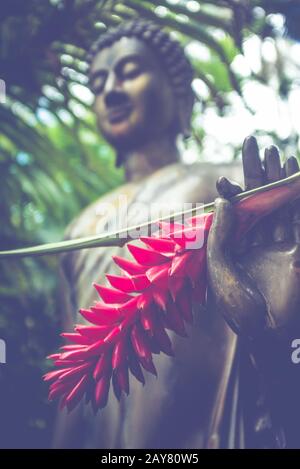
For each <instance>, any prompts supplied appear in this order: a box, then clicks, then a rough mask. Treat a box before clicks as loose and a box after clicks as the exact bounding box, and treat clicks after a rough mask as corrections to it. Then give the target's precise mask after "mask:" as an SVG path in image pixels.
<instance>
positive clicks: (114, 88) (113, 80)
mask: <svg viewBox="0 0 300 469" xmlns="http://www.w3.org/2000/svg"><path fill="white" fill-rule="evenodd" d="M119 91H122V86H121V84H120V81H119V80H118V78H117V76H116V74H115V73H110V74H109V75H108V77H107V79H106V83H105V87H104V95H105V97H106V96H108V95H109V94H110V93H114V92H119Z"/></svg>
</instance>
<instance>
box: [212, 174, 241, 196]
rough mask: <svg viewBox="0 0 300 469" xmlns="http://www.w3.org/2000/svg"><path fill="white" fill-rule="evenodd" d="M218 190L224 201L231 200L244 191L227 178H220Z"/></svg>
mask: <svg viewBox="0 0 300 469" xmlns="http://www.w3.org/2000/svg"><path fill="white" fill-rule="evenodd" d="M216 188H217V191H218V193H219V195H220V196H221V197H223V198H224V199H230V198H231V197H233V196H235V195H237V194H239V193H240V192H242V190H243V189H242V188H241V186H239V185H238V184H237V183H236V182H233V181H230V180H229V179H227V178H226V177H225V176H221V177H219V179H218V180H217V182H216Z"/></svg>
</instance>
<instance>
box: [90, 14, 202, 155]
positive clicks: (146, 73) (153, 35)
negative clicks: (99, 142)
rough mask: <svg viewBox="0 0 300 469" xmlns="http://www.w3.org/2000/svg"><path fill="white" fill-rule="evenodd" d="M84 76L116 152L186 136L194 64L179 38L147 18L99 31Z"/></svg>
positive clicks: (101, 122)
mask: <svg viewBox="0 0 300 469" xmlns="http://www.w3.org/2000/svg"><path fill="white" fill-rule="evenodd" d="M88 61H89V64H90V70H89V78H90V84H91V89H92V91H93V92H94V95H95V101H94V110H95V113H96V117H97V123H98V127H99V129H100V131H101V133H102V135H103V136H104V137H105V138H106V139H107V141H108V142H109V143H110V144H112V145H113V146H114V147H115V148H116V150H117V153H118V155H119V156H118V158H119V161H117V164H120V163H121V161H120V154H121V153H123V154H124V152H126V151H127V152H128V151H131V150H134V149H135V148H138V147H139V146H142V145H143V144H147V143H148V142H150V141H159V139H160V137H161V136H163V135H168V136H169V137H170V139H174V140H175V138H176V137H177V135H179V134H182V135H183V136H184V137H186V136H188V135H189V128H190V119H191V113H192V108H193V103H194V94H193V92H192V88H191V82H192V78H193V69H192V67H191V65H190V63H189V61H188V60H187V58H186V56H185V54H184V51H183V49H182V47H181V45H180V44H179V42H178V41H176V40H174V39H172V38H171V37H170V35H169V34H167V33H166V32H164V31H162V30H161V28H160V27H159V26H158V25H156V24H154V23H152V22H149V21H145V20H134V21H130V22H126V23H123V24H120V25H119V26H118V27H116V28H114V29H110V30H108V31H107V32H105V33H103V34H102V35H101V36H100V38H99V39H98V41H97V42H95V43H94V44H93V46H92V48H91V50H90V53H89V57H88Z"/></svg>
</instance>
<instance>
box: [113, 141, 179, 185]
mask: <svg viewBox="0 0 300 469" xmlns="http://www.w3.org/2000/svg"><path fill="white" fill-rule="evenodd" d="M122 160H123V161H124V168H125V177H126V180H127V181H128V182H135V181H138V180H140V179H143V178H144V177H145V176H148V175H150V174H152V173H153V172H154V171H156V170H157V169H159V168H162V167H163V166H166V165H168V164H172V163H176V162H177V161H179V151H178V148H177V145H176V142H175V140H171V139H170V138H161V139H158V140H155V142H151V143H147V144H145V145H143V146H142V147H140V148H138V149H135V150H133V151H130V152H128V153H126V154H124V155H122Z"/></svg>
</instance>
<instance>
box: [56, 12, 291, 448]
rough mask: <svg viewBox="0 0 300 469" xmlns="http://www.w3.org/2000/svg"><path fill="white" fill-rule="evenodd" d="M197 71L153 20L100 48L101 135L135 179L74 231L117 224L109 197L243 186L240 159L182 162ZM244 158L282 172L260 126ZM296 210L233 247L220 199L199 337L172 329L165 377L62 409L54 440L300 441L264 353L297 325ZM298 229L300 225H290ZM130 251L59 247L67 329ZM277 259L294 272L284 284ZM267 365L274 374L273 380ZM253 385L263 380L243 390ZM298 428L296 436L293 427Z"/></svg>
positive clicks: (96, 53)
mask: <svg viewBox="0 0 300 469" xmlns="http://www.w3.org/2000/svg"><path fill="white" fill-rule="evenodd" d="M191 81H192V69H191V66H190V64H189V62H188V61H187V59H186V58H185V56H184V53H183V51H182V49H181V47H180V45H179V44H178V43H177V42H176V41H175V40H173V39H171V38H170V36H169V35H168V34H167V33H165V32H163V31H161V29H160V27H159V26H157V25H155V24H152V23H150V22H147V21H141V20H136V21H133V22H129V23H125V24H122V25H120V26H119V27H117V28H116V29H114V30H111V31H108V32H107V33H105V34H103V35H102V36H101V38H100V40H99V41H98V42H97V43H96V44H95V45H94V46H93V48H92V50H91V53H90V82H91V88H92V90H93V91H94V94H95V103H94V110H95V113H96V116H97V122H98V126H99V129H100V130H101V133H102V134H103V136H104V137H105V138H106V139H107V140H108V142H110V143H111V144H112V145H113V147H114V148H115V149H116V152H117V164H119V165H120V164H122V165H124V167H125V174H126V180H127V182H126V184H125V185H123V186H122V187H120V188H118V189H116V190H115V191H112V192H111V193H109V194H107V195H106V196H104V197H103V198H102V199H100V200H99V201H97V202H95V203H94V204H93V205H92V206H90V207H88V208H87V209H86V210H85V211H84V212H83V213H82V214H80V215H79V217H78V218H77V219H76V220H75V221H74V222H73V223H72V224H71V225H70V227H69V229H68V231H67V234H66V236H67V237H68V238H77V237H81V236H87V235H93V234H96V233H100V232H102V231H104V230H105V229H106V228H107V226H110V228H113V225H112V224H111V222H112V216H111V215H110V214H109V213H105V214H103V205H104V204H112V206H115V207H118V204H120V203H122V202H120V196H122V197H123V196H126V198H127V202H128V203H129V214H130V207H131V206H132V205H133V204H134V203H136V202H140V203H144V204H150V203H158V204H161V205H163V204H166V203H167V204H169V203H171V202H173V201H174V200H176V201H177V202H182V203H183V202H203V203H205V202H208V201H210V200H212V199H213V198H215V197H216V196H217V191H216V190H215V189H214V185H215V181H216V180H217V179H218V178H219V177H220V176H223V178H221V179H220V180H219V182H218V191H219V193H220V194H221V195H222V196H224V197H226V198H228V197H230V196H231V195H232V194H234V193H236V192H237V191H239V190H241V189H240V188H239V187H238V186H237V185H234V184H232V183H230V182H229V181H228V180H227V179H226V178H225V177H224V176H230V178H232V179H234V180H237V181H238V182H241V171H240V168H239V166H238V165H237V164H231V165H219V166H214V165H210V164H195V165H190V166H187V165H184V164H183V163H181V162H180V154H179V151H178V148H177V145H176V139H177V137H178V136H180V135H183V136H186V135H187V134H188V132H189V125H190V118H191V112H192V107H193V94H192V90H191ZM243 157H244V174H245V182H246V188H249V187H254V186H256V185H261V184H264V183H266V182H267V181H269V180H274V179H278V178H281V177H283V175H284V171H283V170H281V167H280V163H279V157H278V154H277V151H276V149H274V148H271V149H269V150H268V151H267V152H266V159H265V169H263V168H262V166H261V163H260V160H259V156H258V150H257V145H256V141H255V140H254V139H253V138H252V137H250V138H249V139H247V140H246V141H245V144H244V149H243ZM296 170H298V168H297V166H296V160H295V159H289V160H288V161H287V163H286V165H285V171H286V172H287V173H288V174H290V173H291V172H293V171H296ZM121 200H123V199H121ZM291 216H292V217H293V222H292V223H290V220H287V221H286V222H284V221H283V218H282V215H280V216H279V215H276V216H274V217H272V218H270V220H269V221H268V224H267V226H266V227H265V226H264V224H263V223H261V225H260V226H259V227H258V228H257V230H256V231H257V233H256V234H255V236H254V234H252V235H251V239H247V243H248V244H245V243H244V245H241V246H238V247H235V248H234V249H233V247H231V246H230V233H231V231H232V229H233V227H234V220H233V217H232V211H231V206H230V202H229V201H226V200H225V199H222V200H221V201H218V203H217V216H216V219H215V222H214V225H213V230H212V232H211V235H210V237H209V250H208V264H209V275H210V289H211V292H210V295H209V301H208V308H207V310H204V309H203V310H201V311H195V318H196V324H195V325H194V326H192V327H191V328H190V330H189V339H188V340H186V339H182V338H179V337H178V336H174V337H172V341H173V343H174V349H175V359H170V358H168V357H166V356H158V357H157V359H156V366H157V369H158V374H159V379H158V380H156V378H155V377H153V376H147V380H146V385H145V387H144V388H142V387H141V386H140V384H139V383H136V382H134V381H131V382H130V387H131V392H130V396H129V397H128V398H126V399H123V398H122V399H121V402H120V404H119V403H118V402H117V401H115V399H114V397H113V396H111V397H110V399H109V403H108V405H107V407H106V408H105V409H103V411H101V413H99V414H97V415H96V416H93V415H92V412H91V410H90V408H89V407H87V406H85V405H84V404H83V405H81V406H80V407H79V408H77V409H75V410H74V411H73V412H72V413H71V414H69V415H67V413H66V412H63V413H61V414H60V415H59V417H58V422H57V425H56V432H55V442H54V446H58V447H75V448H76V447H84V448H89V447H92V448H93V447H95V448H203V447H215V448H219V447H245V446H255V445H258V446H264V445H266V446H276V445H277V446H278V445H279V446H280V445H281V446H284V445H285V440H286V439H288V440H289V441H290V442H291V443H289V444H293V440H292V439H291V437H289V435H288V434H287V433H286V429H285V427H286V421H285V420H284V419H285V418H286V417H285V415H284V416H283V415H282V412H278V408H277V407H278V406H277V404H278V402H279V400H278V399H279V397H280V392H279V395H278V392H276V393H274V392H273V386H274V383H275V386H277V385H278V380H280V378H281V377H282V376H283V374H282V373H287V371H286V369H287V367H286V366H285V365H286V364H285V362H284V359H283V362H282V368H283V369H284V371H283V372H282V373H279V375H280V377H279V378H278V376H277V375H276V373H275V371H277V370H276V366H275V367H274V360H273V361H272V354H271V353H269V355H268V357H267V356H265V355H264V341H265V340H267V341H268V344H272V345H273V344H275V345H274V346H275V347H277V339H278V343H279V344H280V345H279V346H278V347H277V348H276V354H277V353H278V356H279V357H280V360H281V353H280V352H281V348H282V349H284V352H286V350H288V349H287V348H286V347H287V341H288V340H289V337H290V336H289V334H290V332H289V331H288V330H289V328H291V330H292V331H294V332H295V329H293V325H292V323H293V322H294V323H296V322H297V321H296V311H297V307H298V305H299V298H298V289H297V280H298V277H297V276H298V273H297V272H298V270H297V269H298V267H297V266H298V260H297V241H298V239H299V235H298V234H297V229H298V228H297V223H298V220H299V218H298V211H297V206H296V207H294V208H293V215H291ZM128 218H129V220H128ZM276 220H278V223H277V221H276ZM143 221H144V214H143V213H138V214H137V213H134V214H132V219H130V215H129V216H128V214H127V220H125V219H124V220H122V223H124V224H125V222H127V225H132V224H138V223H140V222H143ZM118 222H120V220H118ZM273 225H274V229H273V231H272V230H271V226H273ZM291 226H292V227H293V231H294V236H292V235H291V234H290V233H289V234H288V233H287V232H286V231H287V228H288V229H290V227H291ZM262 235H264V243H263V244H262V243H261V237H262ZM266 240H267V241H266ZM120 253H122V255H124V252H123V249H122V248H113V249H112V248H110V249H108V248H106V249H97V250H94V249H92V250H83V251H81V252H76V253H71V254H65V255H64V256H63V258H62V264H61V267H62V269H61V270H62V282H63V286H64V288H63V294H64V301H65V306H64V321H65V327H68V328H69V329H71V328H72V325H73V323H74V322H75V320H76V322H77V321H78V320H77V319H76V318H75V316H72V314H73V313H74V314H75V312H77V311H78V309H79V307H87V306H88V305H89V304H91V303H92V301H93V300H94V299H95V296H94V291H93V289H92V282H93V281H97V282H98V281H103V278H104V274H105V273H107V272H108V271H109V272H111V269H113V263H112V261H111V256H112V255H113V254H120ZM279 266H280V269H282V270H283V272H284V274H283V275H284V283H280V278H281V276H280V274H279ZM219 310H221V312H222V314H220V313H219ZM222 315H223V316H224V318H225V320H224V319H223V317H222ZM228 324H229V326H230V327H229V326H228ZM281 330H283V333H282V334H281ZM236 333H238V336H239V339H237V335H236ZM277 336H278V337H277ZM282 344H283V345H282ZM280 347H281V348H280ZM288 352H289V350H288ZM249 357H250V358H251V359H253V360H255V366H257V368H258V372H257V371H256V370H255V369H254V366H253V364H252V362H251V360H250V358H249ZM270 363H271V365H270ZM274 368H275V370H274ZM273 371H274V372H273ZM278 371H279V370H278ZM260 374H261V375H262V377H263V378H266V379H265V381H264V382H263V386H264V387H263V389H262V387H261V383H260V376H261V375H260ZM286 376H287V374H286ZM245 383H246V384H245ZM249 383H250V384H249ZM245 385H247V386H251V387H253V389H248V390H247V392H246V393H245V392H244V391H245V389H243V386H245ZM279 388H280V387H279ZM291 394H292V389H291ZM244 396H246V397H247V399H245V398H244ZM293 397H295V396H293ZM255 399H258V400H259V401H258V402H256V401H255ZM289 423H290V422H288V424H289ZM289 431H291V433H293V428H292V426H291V425H290V426H289ZM289 438H290V439H289Z"/></svg>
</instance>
